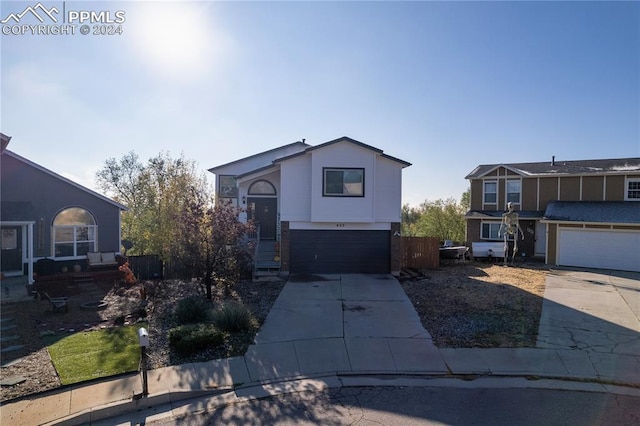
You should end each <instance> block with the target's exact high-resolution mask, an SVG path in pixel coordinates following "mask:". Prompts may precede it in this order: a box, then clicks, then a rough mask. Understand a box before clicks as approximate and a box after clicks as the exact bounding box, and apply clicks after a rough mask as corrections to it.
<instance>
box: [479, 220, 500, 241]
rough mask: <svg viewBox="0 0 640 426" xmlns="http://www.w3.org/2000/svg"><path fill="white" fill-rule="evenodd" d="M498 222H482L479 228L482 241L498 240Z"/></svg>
mask: <svg viewBox="0 0 640 426" xmlns="http://www.w3.org/2000/svg"><path fill="white" fill-rule="evenodd" d="M498 231H500V222H482V224H481V226H480V238H482V239H483V240H499V239H500V237H498Z"/></svg>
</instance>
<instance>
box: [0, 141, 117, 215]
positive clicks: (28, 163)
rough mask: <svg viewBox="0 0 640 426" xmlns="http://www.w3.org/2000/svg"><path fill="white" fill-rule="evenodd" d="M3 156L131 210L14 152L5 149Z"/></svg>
mask: <svg viewBox="0 0 640 426" xmlns="http://www.w3.org/2000/svg"><path fill="white" fill-rule="evenodd" d="M2 155H8V156H9V157H12V158H15V159H16V160H18V161H21V162H23V163H25V164H26V165H28V166H31V167H33V168H35V169H37V170H40V171H41V172H44V173H46V174H48V175H49V176H52V177H54V178H56V179H59V180H61V181H63V182H65V183H67V184H69V185H72V186H75V187H76V188H78V189H81V190H83V191H85V192H86V193H88V194H91V195H93V196H94V197H96V198H100V199H101V200H103V201H106V202H107V203H109V204H112V205H114V206H116V207H118V208H119V209H120V210H129V208H128V207H127V206H125V205H123V204H120V203H118V202H116V201H113V200H112V199H111V198H109V197H106V196H104V195H102V194H99V193H97V192H95V191H92V190H90V189H89V188H87V187H85V186H82V185H80V184H79V183H76V182H74V181H72V180H71V179H67V178H66V177H64V176H61V175H59V174H57V173H55V172H53V171H51V170H49V169H47V168H45V167H42V166H41V165H39V164H36V163H34V162H33V161H30V160H27V159H26V158H24V157H22V156H20V155H18V154H16V153H15V152H12V151H10V150H8V149H5V150H4V152H3V153H2ZM3 203H4V202H3Z"/></svg>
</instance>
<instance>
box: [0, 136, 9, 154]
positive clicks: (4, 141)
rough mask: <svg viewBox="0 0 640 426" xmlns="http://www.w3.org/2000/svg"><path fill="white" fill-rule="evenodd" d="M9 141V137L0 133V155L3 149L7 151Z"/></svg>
mask: <svg viewBox="0 0 640 426" xmlns="http://www.w3.org/2000/svg"><path fill="white" fill-rule="evenodd" d="M10 140H11V136H7V135H5V134H4V133H0V153H3V152H4V150H5V149H7V145H9V141H10Z"/></svg>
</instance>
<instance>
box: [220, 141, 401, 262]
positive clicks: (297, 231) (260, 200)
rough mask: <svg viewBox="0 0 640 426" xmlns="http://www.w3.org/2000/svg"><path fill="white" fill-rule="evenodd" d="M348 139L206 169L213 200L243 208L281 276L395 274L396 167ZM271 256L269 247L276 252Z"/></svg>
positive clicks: (397, 241)
mask: <svg viewBox="0 0 640 426" xmlns="http://www.w3.org/2000/svg"><path fill="white" fill-rule="evenodd" d="M408 166H410V164H409V163H408V162H406V161H402V160H399V159H397V158H394V157H391V156H389V155H386V154H384V153H383V151H382V150H380V149H377V148H374V147H372V146H369V145H365V144H364V143H361V142H358V141H356V140H353V139H350V138H348V137H342V138H339V139H336V140H333V141H330V142H326V143H323V144H321V145H317V146H310V145H307V144H305V143H304V142H296V143H292V144H289V145H285V146H282V147H280V148H276V149H273V150H270V151H266V152H263V153H260V154H256V155H253V156H250V157H247V158H243V159H241V160H237V161H234V162H231V163H228V164H224V165H221V166H217V167H214V168H211V169H209V171H210V172H212V173H214V174H215V175H216V188H217V194H218V197H221V198H226V199H229V200H232V201H233V202H234V203H235V204H236V205H238V206H240V207H241V208H244V209H246V215H245V217H246V219H249V220H251V219H253V220H255V221H256V223H258V224H259V228H260V240H261V241H260V244H261V245H262V246H269V242H277V243H278V244H276V247H278V246H279V249H280V252H279V253H278V252H276V253H275V256H274V259H272V260H275V261H277V264H275V265H271V266H275V267H276V268H277V269H279V271H280V272H281V273H284V274H287V273H394V274H398V273H399V272H400V255H401V253H400V250H401V248H400V221H401V210H402V199H401V196H402V169H403V168H405V167H408ZM276 251H277V249H276Z"/></svg>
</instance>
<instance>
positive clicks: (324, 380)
mask: <svg viewBox="0 0 640 426" xmlns="http://www.w3.org/2000/svg"><path fill="white" fill-rule="evenodd" d="M324 279H325V280H324V281H319V282H289V283H287V284H286V285H285V287H284V288H283V290H282V292H281V294H280V296H279V297H278V299H277V300H276V303H275V304H274V306H273V308H272V310H271V312H270V314H269V316H268V317H267V319H266V321H265V323H264V325H263V327H262V328H261V329H260V332H259V333H258V335H257V336H256V339H255V344H254V345H252V346H250V347H249V349H248V350H247V352H246V354H245V355H244V356H243V357H235V358H229V359H223V360H213V361H208V362H203V363H192V364H184V365H179V366H171V367H165V368H161V369H157V370H151V371H149V374H148V388H149V389H148V390H149V396H148V397H144V398H143V397H141V393H142V381H141V378H140V375H139V374H132V375H127V376H121V377H118V378H115V379H111V380H105V381H102V382H100V383H93V384H90V385H84V386H77V387H73V388H65V389H62V390H59V391H53V392H49V393H46V394H41V395H37V396H34V397H33V398H25V399H22V400H19V401H16V402H13V403H8V404H5V405H3V406H2V408H1V409H2V414H1V415H2V419H1V420H2V423H3V424H4V423H5V422H6V423H7V424H47V423H51V424H81V423H84V424H86V423H94V424H95V423H96V422H97V421H98V420H100V419H106V418H110V417H113V416H117V415H119V414H123V413H133V412H137V411H140V410H144V409H149V408H152V410H151V413H160V414H158V415H166V413H167V412H171V413H173V414H177V413H179V412H187V411H198V410H204V409H207V408H211V407H215V406H218V405H221V404H227V403H231V402H236V401H241V400H246V399H251V398H260V397H264V396H268V395H273V394H278V393H283V392H294V391H299V390H321V389H325V388H327V387H342V386H376V385H384V386H400V385H402V386H464V387H483V386H485V387H486V386H489V387H495V386H503V387H550V388H560V389H564V388H567V389H582V390H585V391H593V392H611V393H624V394H630V395H636V396H640V348H639V345H640V322H639V321H638V307H639V306H640V303H638V302H639V301H640V291H639V290H640V279H639V276H638V274H627V275H625V274H615V275H612V274H609V273H603V272H598V273H596V272H583V271H559V272H557V273H552V274H550V275H549V278H548V279H547V289H546V292H545V301H544V303H543V313H542V318H541V323H540V333H539V340H538V347H537V348H516V349H449V348H437V347H436V346H434V345H433V342H432V341H431V336H430V335H429V333H428V332H427V331H426V330H424V328H423V327H422V325H421V324H420V321H419V318H418V315H417V313H416V312H415V310H414V309H413V306H412V305H411V303H410V301H409V299H408V298H407V297H406V295H405V294H404V292H403V291H402V288H401V287H400V285H399V284H398V283H397V281H395V279H393V278H392V277H385V276H375V277H374V276H365V275H346V276H325V277H324ZM586 325H588V326H590V327H591V328H590V329H589V330H588V332H584V333H576V330H582V331H584V330H585V328H584V327H585V326H586ZM567 333H568V334H567ZM567 336H571V338H567ZM194 398H199V399H194ZM162 413H164V414H162ZM149 415H150V414H149V412H145V413H144V418H145V419H146V421H150V420H151V419H150V418H149ZM151 415H153V414H151Z"/></svg>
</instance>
